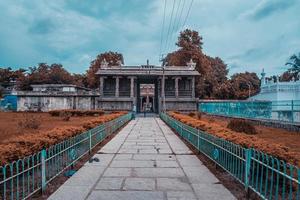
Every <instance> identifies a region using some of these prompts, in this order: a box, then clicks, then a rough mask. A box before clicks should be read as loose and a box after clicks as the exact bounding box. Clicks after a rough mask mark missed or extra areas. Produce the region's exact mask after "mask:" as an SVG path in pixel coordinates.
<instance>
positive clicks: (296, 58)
mask: <svg viewBox="0 0 300 200" xmlns="http://www.w3.org/2000/svg"><path fill="white" fill-rule="evenodd" d="M285 65H288V66H290V68H289V69H288V70H287V71H285V72H284V73H283V74H281V76H280V80H281V81H291V80H292V79H295V80H299V76H300V53H298V55H296V54H294V55H292V56H291V57H290V58H289V61H288V62H287V63H286V64H285Z"/></svg>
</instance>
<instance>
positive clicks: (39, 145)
mask: <svg viewBox="0 0 300 200" xmlns="http://www.w3.org/2000/svg"><path fill="white" fill-rule="evenodd" d="M125 113H126V112H118V113H112V114H107V115H102V116H99V117H97V118H95V119H91V120H86V121H85V122H84V123H83V124H82V125H81V126H78V127H75V126H61V127H55V128H53V129H52V130H49V131H42V132H38V133H36V132H35V133H28V134H25V135H19V136H16V137H14V138H11V139H8V140H6V141H5V142H4V143H2V144H0V166H1V165H3V164H5V163H7V162H11V161H13V160H17V159H19V158H23V157H25V156H28V155H31V154H34V153H36V152H38V151H40V150H41V149H43V148H48V147H49V146H51V145H54V144H57V143H59V142H61V141H63V140H65V139H68V138H70V137H73V136H76V135H78V134H80V133H82V132H84V131H86V130H88V129H91V128H94V127H96V126H98V125H100V124H103V123H105V122H108V121H111V120H113V119H116V118H118V117H120V116H122V115H124V114H125Z"/></svg>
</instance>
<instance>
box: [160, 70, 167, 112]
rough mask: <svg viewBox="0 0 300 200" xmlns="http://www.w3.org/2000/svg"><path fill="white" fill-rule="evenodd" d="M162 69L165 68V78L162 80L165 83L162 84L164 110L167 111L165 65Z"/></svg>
mask: <svg viewBox="0 0 300 200" xmlns="http://www.w3.org/2000/svg"><path fill="white" fill-rule="evenodd" d="M162 70H163V79H162V82H163V83H164V84H162V88H161V89H162V90H163V112H164V113H165V112H166V94H165V84H166V83H165V66H162Z"/></svg>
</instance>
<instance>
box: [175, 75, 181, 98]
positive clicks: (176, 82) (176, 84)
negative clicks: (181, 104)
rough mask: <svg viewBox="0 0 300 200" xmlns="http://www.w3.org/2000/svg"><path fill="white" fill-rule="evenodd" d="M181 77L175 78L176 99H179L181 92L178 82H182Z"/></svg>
mask: <svg viewBox="0 0 300 200" xmlns="http://www.w3.org/2000/svg"><path fill="white" fill-rule="evenodd" d="M180 79H181V78H180V77H175V97H176V98H178V97H179V91H178V81H179V80H180Z"/></svg>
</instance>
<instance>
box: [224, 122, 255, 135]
mask: <svg viewBox="0 0 300 200" xmlns="http://www.w3.org/2000/svg"><path fill="white" fill-rule="evenodd" d="M227 128H229V129H231V130H233V131H236V132H243V133H246V134H249V135H254V134H257V131H256V128H255V126H253V124H252V123H251V122H249V121H247V120H244V119H231V120H230V121H229V123H228V124H227Z"/></svg>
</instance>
